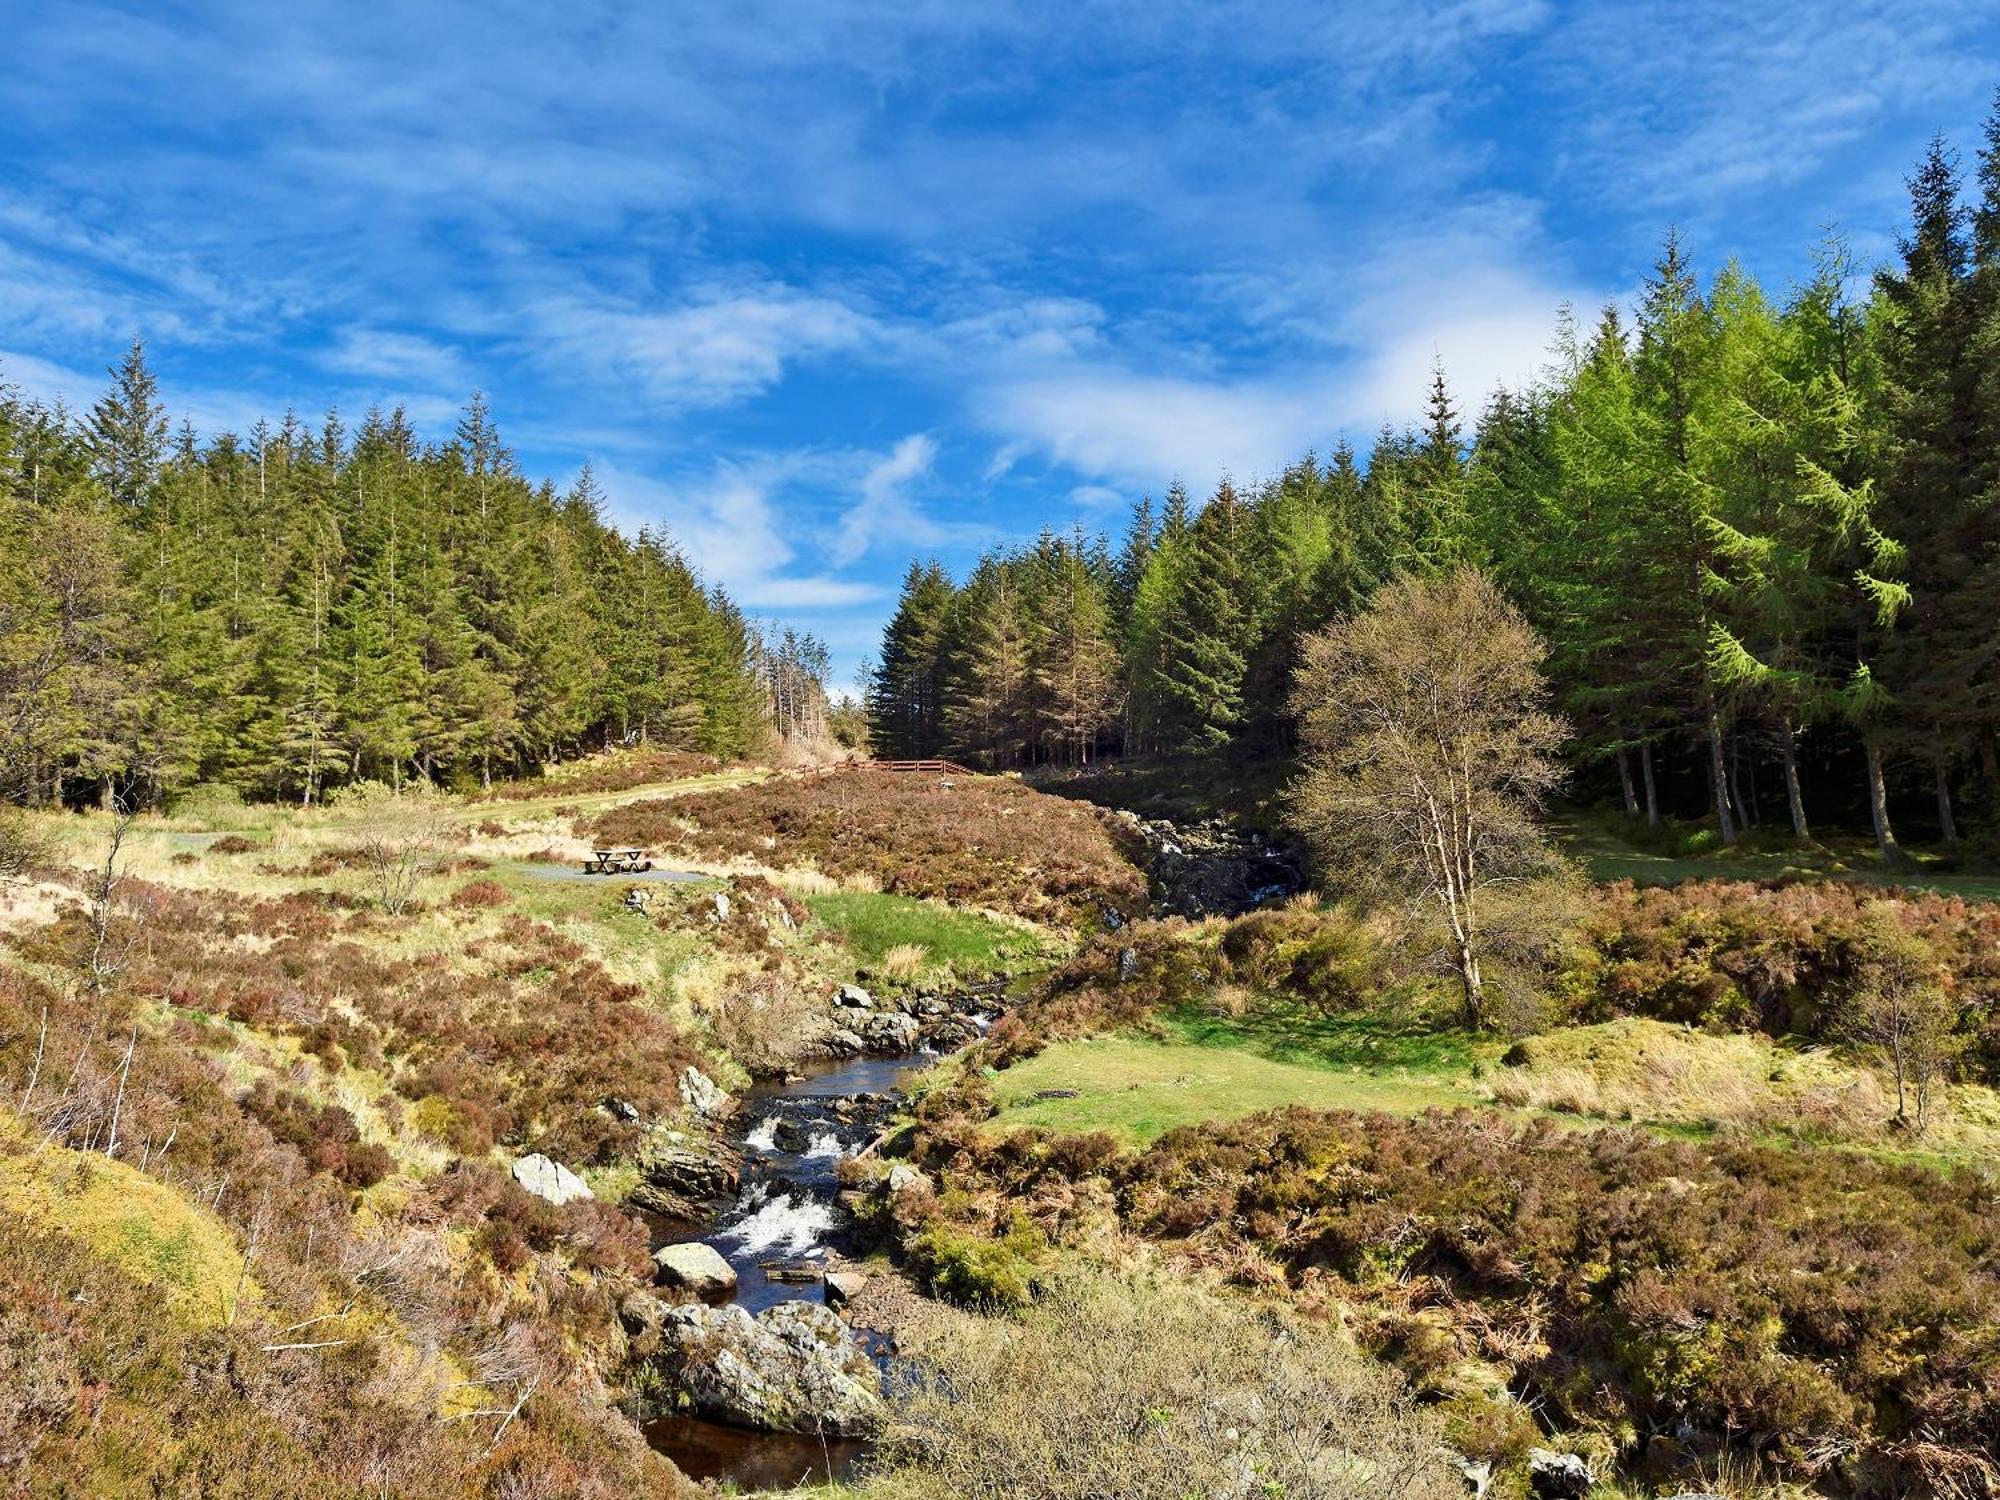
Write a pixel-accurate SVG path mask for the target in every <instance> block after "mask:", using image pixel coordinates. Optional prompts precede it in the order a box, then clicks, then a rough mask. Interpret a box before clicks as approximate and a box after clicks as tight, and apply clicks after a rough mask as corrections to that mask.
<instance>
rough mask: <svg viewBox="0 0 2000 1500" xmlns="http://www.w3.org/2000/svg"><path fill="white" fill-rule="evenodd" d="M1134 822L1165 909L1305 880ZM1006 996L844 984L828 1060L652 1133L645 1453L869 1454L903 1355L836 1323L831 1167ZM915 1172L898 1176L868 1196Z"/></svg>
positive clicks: (847, 1320)
mask: <svg viewBox="0 0 2000 1500" xmlns="http://www.w3.org/2000/svg"><path fill="white" fill-rule="evenodd" d="M1125 816H1126V817H1127V818H1128V820H1129V821H1130V822H1131V823H1132V824H1134V825H1135V829H1136V831H1137V832H1138V833H1139V834H1140V835H1141V837H1142V838H1143V839H1144V840H1145V843H1146V846H1147V851H1148V855H1149V858H1148V864H1149V867H1150V872H1151V874H1152V877H1153V888H1154V895H1155V901H1156V909H1158V910H1160V911H1161V912H1162V913H1178V914H1181V915H1190V916H1193V915H1203V914H1207V913H1210V912H1220V913H1233V912H1239V911H1244V910H1247V909H1249V908H1250V907H1253V906H1256V905H1259V904H1261V903H1263V902H1265V901H1269V900H1272V899H1276V898H1279V897H1282V896H1285V895H1288V894H1290V893H1291V892H1292V891H1294V890H1296V889H1298V888H1299V886H1300V885H1301V884H1302V877H1301V873H1300V870H1299V866H1298V864H1297V862H1296V860H1295V859H1294V858H1293V857H1292V856H1291V854H1290V852H1289V851H1287V850H1285V849H1282V848H1280V847H1278V846H1276V845H1274V844H1272V843H1270V842H1269V841H1267V840H1266V839H1264V838H1263V837H1262V836H1261V835H1258V834H1254V833H1246V832H1243V831H1240V830H1236V829H1233V828H1229V827H1225V826H1224V825H1222V824H1220V823H1211V824H1200V825H1194V826H1192V827H1176V826H1175V825H1173V824H1171V823H1166V822H1162V821H1157V820H1155V821H1142V820H1139V819H1137V818H1133V817H1131V815H1129V814H1127V815H1125ZM1001 988H1002V987H1001V985H1000V984H999V983H998V982H997V981H996V982H994V983H991V984H987V985H979V986H972V987H970V988H968V989H966V990H963V991H960V992H958V993H954V994H932V993H919V994H916V995H912V996H907V997H902V998H897V999H889V998H886V997H884V998H881V999H878V998H877V997H876V996H874V995H871V994H870V993H869V992H867V991H866V990H863V989H861V988H859V987H858V986H854V985H843V986H841V987H840V988H839V990H838V991H837V992H836V993H835V994H834V996H833V997H832V999H831V1002H830V1003H829V1005H828V1007H827V1010H826V1013H825V1019H824V1023H823V1025H822V1027H821V1028H820V1034H819V1035H818V1036H817V1037H816V1038H815V1041H814V1045H815V1046H816V1047H817V1049H818V1050H819V1051H820V1052H821V1053H822V1054H824V1055H823V1056H822V1057H821V1058H820V1060H818V1061H815V1062H812V1063H808V1064H804V1065H801V1066H800V1067H799V1069H798V1071H796V1072H795V1073H793V1074H792V1075H790V1076H788V1077H786V1078H784V1079H782V1080H769V1081H764V1082H760V1083H757V1084H755V1085H753V1086H752V1087H751V1088H749V1089H748V1090H746V1091H745V1092H744V1093H743V1094H742V1095H741V1096H736V1097H732V1096H729V1095H726V1094H724V1093H723V1091H722V1090H721V1089H719V1088H718V1087H717V1086H716V1085H715V1084H714V1083H713V1082H711V1081H710V1080H709V1079H708V1078H707V1077H705V1076H704V1075H702V1074H701V1073H699V1072H698V1071H695V1070H693V1069H690V1070H689V1071H688V1072H687V1073H686V1074H684V1075H683V1077H682V1079H681V1094H682V1098H683V1100H684V1101H685V1103H686V1105H687V1109H688V1112H689V1114H690V1115H691V1116H693V1117H695V1118H696V1119H698V1120H700V1121H702V1122H704V1123H705V1125H706V1127H707V1128H706V1129H680V1128H672V1127H668V1126H665V1125H662V1126H658V1127H655V1129H654V1130H653V1131H652V1133H651V1134H650V1135H649V1136H648V1138H647V1142H646V1145H645V1147H644V1149H643V1151H642V1153H641V1155H640V1159H639V1167H640V1172H641V1174H642V1181H641V1183H640V1185H639V1187H638V1188H637V1189H636V1190H635V1191H634V1192H633V1194H632V1195H631V1198H630V1200H629V1201H630V1202H631V1204H632V1205H633V1206H634V1207H636V1208H638V1209H640V1210H641V1211H642V1212H643V1213H644V1214H645V1215H646V1217H647V1220H648V1222H649V1223H650V1224H651V1226H652V1228H653V1232H654V1245H655V1251H654V1257H653V1259H654V1264H655V1267H656V1277H655V1282H656V1287H655V1289H652V1290H646V1291H640V1292H635V1293H633V1294H632V1295H631V1296H630V1297H628V1298H627V1299H626V1302H625V1304H624V1305H623V1306H622V1307H621V1309H620V1315H621V1317H622V1319H623V1321H624V1323H625V1327H626V1330H627V1332H628V1334H629V1335H630V1337H631V1340H632V1348H633V1352H634V1354H635V1355H637V1356H638V1357H639V1358H640V1359H642V1360H644V1361H645V1362H646V1363H647V1364H648V1365H649V1366H650V1368H651V1372H652V1375H653V1377H654V1378H653V1379H651V1380H650V1381H649V1382H647V1383H646V1384H647V1386H648V1389H649V1392H650V1394H649V1395H648V1396H647V1397H645V1398H644V1399H643V1400H642V1401H641V1402H640V1403H639V1405H638V1410H637V1412H636V1414H637V1415H638V1416H639V1417H640V1418H641V1420H642V1422H643V1424H644V1430H645V1433H646V1437H647V1440H648V1441H649V1442H650V1443H651V1444H652V1445H653V1447H654V1448H656V1449H657V1450H659V1451H660V1452H662V1453H665V1454H666V1455H668V1456H669V1457H671V1458H672V1459H673V1460H674V1461H675V1463H676V1464H678V1465H679V1466H680V1468H681V1469H682V1471H683V1472H685V1473H686V1474H687V1475H688V1476H689V1477H690V1478H692V1479H695V1480H698V1481H699V1480H714V1481H717V1482H718V1483H721V1484H723V1485H725V1486H732V1487H734V1488H737V1489H741V1490H756V1489H769V1488H783V1487H788V1486H791V1485H794V1484H797V1483H800V1482H802V1481H804V1482H823V1481H828V1480H838V1479H841V1478H843V1477H846V1476H847V1475H849V1474H851V1473H852V1472H853V1471H854V1469H855V1468H856V1466H857V1465H858V1464H859V1463H860V1461H861V1460H862V1458H863V1457H865V1455H866V1454H867V1452H868V1449H869V1446H870V1445H869V1434H870V1433H871V1432H872V1431H873V1430H874V1429H875V1427H876V1426H877V1424H878V1420H879V1418H880V1415H881V1409H882V1396H881V1390H882V1380H883V1375H884V1373H885V1372H886V1370H887V1368H888V1365H889V1362H890V1360H891V1358H892V1356H893V1349H892V1347H891V1345H890V1342H889V1340H888V1339H887V1337H886V1336H885V1335H883V1334H882V1333H881V1332H880V1331H879V1330H876V1329H871V1328H869V1327H868V1326H866V1323H865V1317H864V1316H855V1315H854V1314H853V1313H852V1311H851V1310H850V1311H848V1312H846V1313H844V1312H843V1309H846V1308H847V1306H848V1304H849V1303H850V1302H851V1301H852V1299H854V1298H855V1297H856V1296H857V1295H858V1294H859V1293H860V1292H861V1291H862V1290H863V1288H864V1285H865V1281H866V1277H865V1275H864V1273H862V1272H861V1271H860V1270H858V1269H856V1268H855V1267H854V1266H853V1265H852V1263H851V1262H849V1261H848V1259H847V1254H848V1252H849V1251H850V1250H851V1249H852V1248H853V1246H852V1243H851V1239H850V1234H849V1225H850V1218H849V1214H848V1213H847V1211H846V1209H845V1208H844V1207H843V1205H842V1202H841V1197H842V1193H843V1188H842V1184H841V1182H840V1176H839V1173H840V1167H841V1164H842V1163H843V1162H844V1161H847V1160H849V1159H850V1158H853V1157H855V1156H858V1155H860V1154H862V1153H864V1152H866V1151H868V1150H869V1149H870V1148H871V1147H872V1145H873V1144H874V1143H875V1141H876V1140H877V1138H878V1137H879V1136H880V1135H881V1133H882V1131H883V1129H884V1128H885V1126H886V1125H887V1124H888V1122H889V1121H890V1120H891V1119H892V1118H893V1117H894V1116H895V1114H896V1113H897V1111H898V1109H899V1108H900V1107H901V1103H902V1089H903V1086H904V1085H905V1083H906V1082H907V1081H908V1079H909V1078H910V1077H911V1076H912V1074H914V1073H915V1072H917V1071H919V1070H921V1069H923V1068H925V1067H928V1066H930V1065H931V1064H932V1063H934V1062H936V1061H937V1060H938V1059H939V1058H940V1057H942V1056H944V1055H946V1054H948V1053H950V1052H953V1051H956V1050H957V1049H958V1048H960V1047H962V1046H965V1045H966V1044H968V1043H970V1042H971V1041H973V1040H975V1039H976V1038H977V1037H978V1036H979V1035H980V1034H981V1033H982V1032H983V1031H984V1030H985V1029H986V1028H987V1027H988V1026H989V1025H991V1024H992V1022H993V1020H994V1019H995V1018H996V1017H997V1016H998V1014H999V1013H1000V1009H1001V1007H1002V1004H1003V998H1002V994H1001ZM614 1104H615V1101H614ZM547 1166H548V1168H549V1169H551V1170H552V1171H553V1172H555V1173H561V1172H562V1171H563V1169H561V1168H559V1167H555V1166H554V1164H553V1163H550V1164H547ZM538 1170H540V1169H538ZM518 1175H520V1173H519V1170H518V1169H517V1176H518ZM545 1175H546V1174H545ZM564 1175H567V1174H564ZM915 1175H916V1174H914V1173H913V1171H912V1169H910V1168H908V1167H898V1168H892V1169H891V1171H890V1172H889V1173H888V1174H887V1175H886V1176H884V1177H883V1178H882V1179H881V1180H880V1181H879V1182H878V1183H877V1185H876V1187H875V1189H874V1190H875V1191H878V1192H886V1193H894V1192H897V1191H899V1190H901V1189H902V1187H903V1186H904V1185H905V1182H906V1180H907V1179H908V1178H910V1177H914V1176H915ZM550 1181H551V1182H553V1181H554V1178H553V1177H551V1178H550ZM578 1186H579V1187H580V1186H581V1184H578Z"/></svg>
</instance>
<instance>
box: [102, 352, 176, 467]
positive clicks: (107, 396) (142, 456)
mask: <svg viewBox="0 0 2000 1500" xmlns="http://www.w3.org/2000/svg"><path fill="white" fill-rule="evenodd" d="M111 382H112V383H111V389H110V390H108V391H106V392H105V393H104V394H103V395H102V396H100V397H98V399H97V404H96V405H95V406H93V407H91V409H90V418H89V422H88V426H87V431H88V433H89V441H90V454H91V460H92V467H93V468H94V470H95V471H96V474H97V477H98V480H99V482H100V483H102V484H103V486H104V490H105V493H106V494H108V495H110V496H111V498H112V499H113V500H115V501H117V502H118V503H119V504H120V505H127V506H134V507H137V506H140V505H143V504H145V503H146V501H147V500H148V499H149V498H150V497H151V494H152V489H153V481H154V479H155V478H156V477H157V476H158V474H159V471H160V461H161V459H162V458H163V457H164V456H165V454H166V449H167V412H166V408H165V407H164V406H162V405H161V404H160V399H159V398H160V387H159V382H157V381H156V380H155V379H154V378H153V372H152V371H151V370H150V369H148V368H147V365H146V345H145V342H144V340H142V339H139V338H137V337H135V338H134V339H133V340H132V346H131V347H130V348H129V349H127V350H126V351H125V357H124V358H123V359H121V360H120V361H119V362H118V363H117V364H116V365H115V366H113V367H112V370H111Z"/></svg>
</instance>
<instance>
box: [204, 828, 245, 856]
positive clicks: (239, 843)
mask: <svg viewBox="0 0 2000 1500" xmlns="http://www.w3.org/2000/svg"><path fill="white" fill-rule="evenodd" d="M256 847H257V846H256V844H254V843H252V842H251V841H250V840H249V839H246V838H245V837H243V835H242V834H240V833H225V834H224V835H223V836H222V837H221V838H219V839H216V840H214V841H213V842H212V843H210V844H209V846H208V852H209V853H210V854H249V853H250V852H252V851H253V850H254V849H256Z"/></svg>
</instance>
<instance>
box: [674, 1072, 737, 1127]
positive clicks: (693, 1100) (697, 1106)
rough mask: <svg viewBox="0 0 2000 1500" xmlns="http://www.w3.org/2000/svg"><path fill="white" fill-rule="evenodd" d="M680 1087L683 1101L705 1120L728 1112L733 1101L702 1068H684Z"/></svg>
mask: <svg viewBox="0 0 2000 1500" xmlns="http://www.w3.org/2000/svg"><path fill="white" fill-rule="evenodd" d="M679 1087H680V1095H681V1103H683V1104H685V1105H686V1106H687V1107H688V1108H689V1109H691V1110H693V1111H694V1112H695V1113H696V1114H698V1115H700V1116H701V1117H702V1118H703V1119H705V1120H712V1119H715V1118H716V1117H717V1116H719V1115H723V1114H726V1113H728V1111H729V1106H730V1104H731V1103H732V1102H733V1101H732V1100H731V1099H730V1097H729V1095H728V1094H726V1093H724V1092H723V1090H722V1086H721V1085H720V1084H718V1083H717V1082H716V1081H715V1080H714V1079H713V1078H710V1077H709V1076H708V1075H707V1074H706V1073H704V1072H702V1070H701V1069H700V1068H695V1067H688V1068H682V1069H681V1076H680V1085H679Z"/></svg>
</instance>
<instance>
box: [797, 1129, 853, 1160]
mask: <svg viewBox="0 0 2000 1500" xmlns="http://www.w3.org/2000/svg"><path fill="white" fill-rule="evenodd" d="M846 1154H847V1150H846V1147H844V1146H842V1145H841V1144H840V1139H839V1137H837V1136H836V1135H834V1133H833V1132H832V1131H831V1130H822V1131H821V1132H820V1133H819V1134H818V1135H816V1136H814V1137H813V1138H812V1140H811V1141H810V1142H809V1143H807V1146H806V1150H805V1156H806V1160H807V1161H831V1160H833V1159H834V1158H835V1157H837V1156H844V1155H846Z"/></svg>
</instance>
